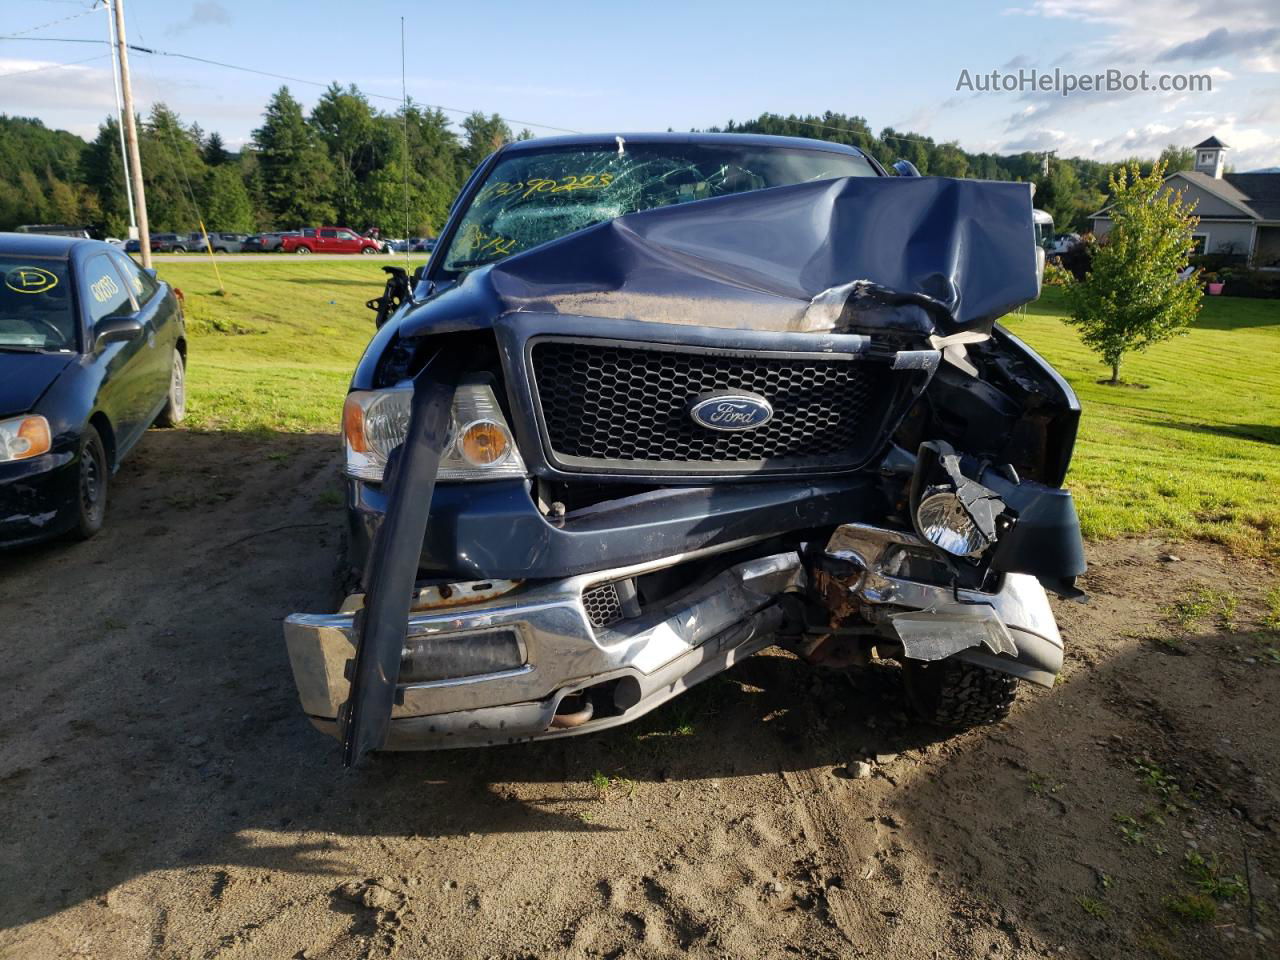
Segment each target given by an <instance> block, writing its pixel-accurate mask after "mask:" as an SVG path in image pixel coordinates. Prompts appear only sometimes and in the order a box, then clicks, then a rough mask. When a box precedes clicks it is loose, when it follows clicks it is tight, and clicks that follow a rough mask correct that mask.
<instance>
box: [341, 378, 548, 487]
mask: <svg viewBox="0 0 1280 960" xmlns="http://www.w3.org/2000/svg"><path fill="white" fill-rule="evenodd" d="M412 402H413V386H412V384H407V383H406V384H403V385H401V386H396V387H392V388H390V389H388V390H354V391H352V392H351V393H349V394H347V402H346V404H345V406H344V407H343V410H342V437H343V447H344V449H345V451H346V461H347V463H346V470H347V475H348V476H352V477H359V478H360V479H361V480H372V481H375V482H381V481H382V479H383V474H384V473H385V472H386V468H387V458H388V457H389V456H390V455H391V451H392V450H394V449H395V448H396V447H398V446H400V444H401V443H403V442H404V438H405V436H406V434H408V432H409V413H410V409H411V406H412ZM525 473H526V471H525V466H524V461H523V460H522V459H521V458H520V451H519V450H517V449H516V443H515V438H514V437H512V435H511V430H510V428H509V427H508V426H507V421H506V418H505V417H504V416H503V415H502V410H501V408H499V406H498V402H497V400H495V399H494V396H493V390H492V389H491V388H490V387H489V386H487V385H485V384H464V385H462V386H460V387H458V389H457V392H456V393H454V396H453V412H452V415H451V417H450V425H449V438H448V440H447V441H446V442H445V445H444V450H443V452H442V453H441V455H440V472H439V473H438V474H437V475H436V477H437V479H439V480H444V481H449V480H497V479H502V478H507V477H523V476H524V475H525Z"/></svg>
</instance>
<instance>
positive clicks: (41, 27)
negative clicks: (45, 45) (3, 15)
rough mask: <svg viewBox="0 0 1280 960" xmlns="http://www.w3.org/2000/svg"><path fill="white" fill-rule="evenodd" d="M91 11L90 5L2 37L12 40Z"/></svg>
mask: <svg viewBox="0 0 1280 960" xmlns="http://www.w3.org/2000/svg"><path fill="white" fill-rule="evenodd" d="M93 12H94V11H93V8H92V7H90V8H89V9H88V10H81V11H80V12H79V13H73V14H71V15H70V16H66V17H59V18H58V19H57V20H50V21H49V22H48V23H41V24H38V25H37V26H34V27H27V29H25V30H19V31H18V32H17V33H11V34H9V35H7V36H6V37H5V38H4V39H6V40H14V39H17V38H18V37H22V36H25V35H26V34H28V33H35V32H36V31H37V30H43V29H44V28H45V27H56V26H57V25H58V24H60V23H66V22H67V21H68V20H78V19H79V18H80V17H83V16H87V15H88V14H90V13H93Z"/></svg>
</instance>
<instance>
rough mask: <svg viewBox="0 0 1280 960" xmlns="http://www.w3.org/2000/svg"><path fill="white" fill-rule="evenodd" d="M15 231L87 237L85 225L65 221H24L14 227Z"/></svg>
mask: <svg viewBox="0 0 1280 960" xmlns="http://www.w3.org/2000/svg"><path fill="white" fill-rule="evenodd" d="M14 232H15V233H41V234H44V235H46V236H50V237H76V238H78V239H81V240H88V239H89V229H88V228H87V227H76V226H72V225H70V224H66V223H24V224H22V226H20V227H14Z"/></svg>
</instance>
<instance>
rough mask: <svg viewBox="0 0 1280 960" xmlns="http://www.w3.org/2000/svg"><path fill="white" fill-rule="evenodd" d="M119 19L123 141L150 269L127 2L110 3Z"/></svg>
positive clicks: (140, 240) (145, 263)
mask: <svg viewBox="0 0 1280 960" xmlns="http://www.w3.org/2000/svg"><path fill="white" fill-rule="evenodd" d="M108 2H109V3H110V4H111V7H112V9H113V11H114V13H115V18H116V47H117V48H118V49H119V53H120V87H121V92H122V93H123V96H124V139H125V143H126V145H127V146H128V148H129V176H130V179H132V180H133V196H134V200H135V202H136V204H137V207H138V249H139V250H140V251H141V252H142V265H143V267H147V268H150V266H151V233H150V231H149V229H148V227H147V194H146V191H145V188H144V187H143V185H142V156H141V155H140V154H139V153H138V125H137V124H136V123H135V122H134V119H133V86H132V85H131V84H130V83H129V44H128V43H126V42H125V39H124V0H108Z"/></svg>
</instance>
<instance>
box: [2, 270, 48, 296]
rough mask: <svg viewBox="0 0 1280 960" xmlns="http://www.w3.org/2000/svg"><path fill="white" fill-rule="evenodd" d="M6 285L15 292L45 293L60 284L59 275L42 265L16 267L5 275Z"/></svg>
mask: <svg viewBox="0 0 1280 960" xmlns="http://www.w3.org/2000/svg"><path fill="white" fill-rule="evenodd" d="M4 285H5V286H6V287H8V288H9V289H10V290H12V291H13V292H14V293H44V292H45V291H46V290H52V289H53V288H54V287H56V286H57V285H58V275H57V274H55V273H51V272H49V271H48V270H45V269H43V268H42V267H15V268H14V269H12V270H10V271H9V272H8V273H6V274H5V275H4Z"/></svg>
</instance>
